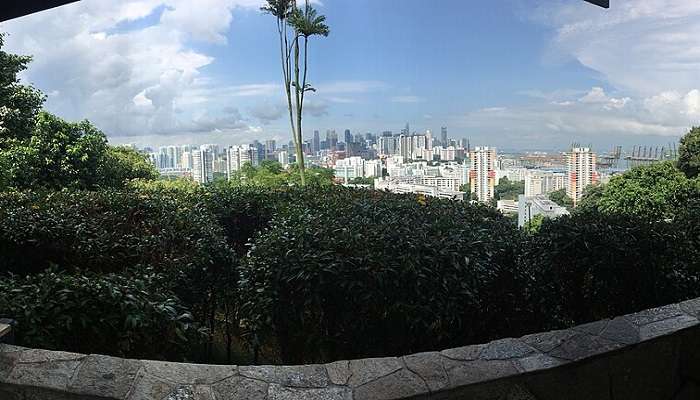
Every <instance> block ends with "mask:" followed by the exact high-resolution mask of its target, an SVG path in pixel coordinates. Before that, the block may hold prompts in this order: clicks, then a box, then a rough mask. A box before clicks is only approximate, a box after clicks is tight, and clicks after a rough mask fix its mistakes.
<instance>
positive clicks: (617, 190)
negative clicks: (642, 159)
mask: <svg viewBox="0 0 700 400" xmlns="http://www.w3.org/2000/svg"><path fill="white" fill-rule="evenodd" d="M697 193H700V192H699V191H698V181H697V180H691V179H688V178H687V177H686V176H685V175H684V174H683V172H681V171H680V170H679V169H678V168H676V166H675V165H674V163H672V162H670V161H667V162H659V163H654V164H651V165H645V166H640V167H636V168H632V169H631V170H629V171H627V172H625V173H624V174H622V175H618V176H615V177H613V178H612V179H611V180H610V182H609V183H608V184H607V185H604V186H602V187H601V188H599V189H594V192H592V193H589V195H588V196H587V198H585V199H584V200H583V201H582V203H583V205H584V206H585V208H589V209H590V208H596V209H597V210H598V211H599V212H601V213H603V214H608V215H612V214H617V215H628V216H629V215H635V216H641V217H646V218H649V219H651V220H660V219H667V218H673V217H674V215H675V214H676V213H677V211H678V210H679V209H681V208H683V207H684V206H685V203H686V202H687V201H688V200H689V199H690V198H691V197H693V196H695V195H697Z"/></svg>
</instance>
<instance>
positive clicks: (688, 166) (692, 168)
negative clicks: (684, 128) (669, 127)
mask: <svg viewBox="0 0 700 400" xmlns="http://www.w3.org/2000/svg"><path fill="white" fill-rule="evenodd" d="M678 169H680V170H681V171H683V173H684V174H685V176H687V177H688V178H695V177H697V176H698V175H700V126H696V127H693V128H692V129H690V131H688V133H686V134H685V136H683V138H681V144H680V147H679V148H678Z"/></svg>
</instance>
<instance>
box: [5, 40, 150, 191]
mask: <svg viewBox="0 0 700 400" xmlns="http://www.w3.org/2000/svg"><path fill="white" fill-rule="evenodd" d="M3 37H4V36H3V35H2V34H0V49H1V48H2V45H3ZM30 61H31V57H27V56H18V55H14V54H9V53H6V52H4V51H2V50H0V169H2V172H0V187H8V186H9V187H14V188H19V189H21V188H36V187H48V188H56V189H57V188H64V187H72V188H82V189H94V188H96V187H98V186H109V187H118V186H122V185H123V184H124V182H125V181H126V180H129V179H134V178H143V179H153V178H154V177H155V176H157V172H156V170H155V169H154V168H153V167H152V166H150V164H148V163H147V162H146V159H145V158H144V157H143V156H141V155H139V154H138V153H136V152H135V151H133V150H126V149H117V148H113V147H110V146H108V144H107V137H106V135H105V134H104V133H102V132H101V131H100V130H99V129H97V127H95V126H94V125H92V124H91V123H90V122H88V121H82V122H77V123H73V122H68V121H65V120H63V119H62V118H60V117H58V116H56V115H52V114H50V113H48V112H46V111H42V110H41V107H42V105H43V102H44V96H43V94H42V93H41V92H40V91H39V90H37V89H35V88H33V87H32V86H28V85H23V84H21V83H20V81H19V78H18V73H19V72H21V71H23V70H25V69H26V68H27V66H28V64H29V62H30Z"/></svg>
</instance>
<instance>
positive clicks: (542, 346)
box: [520, 329, 579, 353]
mask: <svg viewBox="0 0 700 400" xmlns="http://www.w3.org/2000/svg"><path fill="white" fill-rule="evenodd" d="M578 334H579V333H577V332H576V331H573V330H568V329H565V330H559V331H549V332H542V333H535V334H532V335H526V336H523V337H522V338H520V340H522V341H523V343H525V344H527V345H528V346H531V347H534V348H535V349H537V350H539V351H541V352H543V353H549V352H550V351H552V350H554V349H555V348H557V347H559V346H560V345H561V344H562V343H564V342H565V341H567V340H569V339H571V338H572V337H574V336H576V335H578Z"/></svg>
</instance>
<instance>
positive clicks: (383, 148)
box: [377, 135, 398, 156]
mask: <svg viewBox="0 0 700 400" xmlns="http://www.w3.org/2000/svg"><path fill="white" fill-rule="evenodd" d="M396 139H397V138H395V137H393V136H391V135H389V136H381V137H380V138H379V141H378V142H377V151H378V152H379V154H380V155H383V156H391V155H394V154H396V150H397V149H398V145H397V143H396V142H397V140H396Z"/></svg>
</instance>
